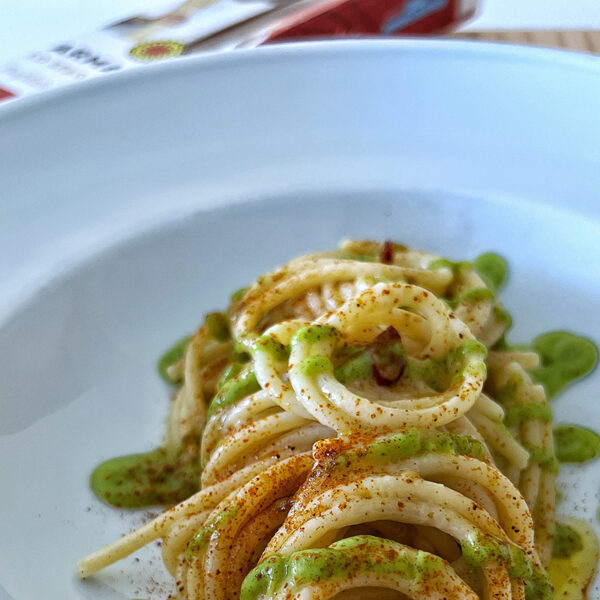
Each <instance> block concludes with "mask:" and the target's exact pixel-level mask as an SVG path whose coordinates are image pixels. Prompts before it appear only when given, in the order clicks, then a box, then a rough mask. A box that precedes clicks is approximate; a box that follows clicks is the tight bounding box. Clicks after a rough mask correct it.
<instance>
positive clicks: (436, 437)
mask: <svg viewBox="0 0 600 600" xmlns="http://www.w3.org/2000/svg"><path fill="white" fill-rule="evenodd" d="M431 453H433V454H454V455H462V456H470V457H471V458H476V459H478V460H483V459H485V458H486V456H487V452H486V449H485V447H484V445H483V444H482V443H481V442H479V441H478V440H476V439H474V438H471V437H468V436H465V435H459V434H454V433H441V432H434V433H433V432H432V433H425V432H421V431H419V430H418V429H409V430H408V431H406V432H405V433H396V434H394V435H391V436H386V437H380V438H377V439H376V440H375V441H373V442H371V443H370V444H368V445H367V446H366V449H365V448H358V449H350V450H348V451H347V452H345V453H344V454H342V455H340V456H338V457H337V458H336V459H335V466H337V467H346V466H348V465H349V464H351V463H352V462H354V461H355V460H361V459H367V460H377V461H379V460H390V459H392V460H393V459H402V458H412V457H415V456H422V455H424V454H431Z"/></svg>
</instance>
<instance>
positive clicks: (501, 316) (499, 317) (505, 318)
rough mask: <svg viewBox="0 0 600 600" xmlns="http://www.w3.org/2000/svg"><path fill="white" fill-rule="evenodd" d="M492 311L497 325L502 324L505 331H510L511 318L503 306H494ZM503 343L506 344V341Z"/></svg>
mask: <svg viewBox="0 0 600 600" xmlns="http://www.w3.org/2000/svg"><path fill="white" fill-rule="evenodd" d="M493 311H494V317H495V319H496V321H498V323H502V325H504V327H506V329H510V328H511V327H512V325H513V318H512V316H511V314H510V313H509V312H508V311H507V310H506V309H505V308H504V307H503V306H500V305H499V304H495V305H494V308H493ZM504 343H505V344H506V340H504Z"/></svg>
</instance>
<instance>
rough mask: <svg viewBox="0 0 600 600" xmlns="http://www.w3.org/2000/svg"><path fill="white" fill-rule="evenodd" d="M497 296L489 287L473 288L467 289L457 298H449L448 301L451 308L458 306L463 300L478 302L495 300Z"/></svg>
mask: <svg viewBox="0 0 600 600" xmlns="http://www.w3.org/2000/svg"><path fill="white" fill-rule="evenodd" d="M495 297H496V296H495V294H494V292H493V291H492V290H490V289H489V288H471V289H470V290H465V291H464V292H462V293H461V294H459V295H458V296H457V297H456V298H453V299H451V300H447V301H446V302H447V304H448V306H449V307H450V308H456V307H457V306H458V305H459V304H460V303H461V302H466V303H467V304H477V303H478V302H483V301H484V300H493V299H494V298H495Z"/></svg>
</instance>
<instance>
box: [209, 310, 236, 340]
mask: <svg viewBox="0 0 600 600" xmlns="http://www.w3.org/2000/svg"><path fill="white" fill-rule="evenodd" d="M204 323H205V325H206V329H207V330H208V333H209V334H210V336H211V337H213V338H214V339H215V340H217V341H218V342H226V341H227V340H229V339H231V330H230V328H229V319H228V318H227V317H226V316H225V315H224V314H223V313H220V312H214V313H209V314H208V315H206V318H205V320H204Z"/></svg>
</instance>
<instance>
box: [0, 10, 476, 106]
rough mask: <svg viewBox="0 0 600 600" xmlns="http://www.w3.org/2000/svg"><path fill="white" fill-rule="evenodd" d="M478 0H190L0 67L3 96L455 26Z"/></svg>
mask: <svg viewBox="0 0 600 600" xmlns="http://www.w3.org/2000/svg"><path fill="white" fill-rule="evenodd" d="M477 5H478V0H187V1H186V2H183V3H181V2H177V3H173V2H170V3H166V4H165V6H164V8H163V9H162V10H161V11H155V12H149V13H147V14H144V15H135V16H132V17H130V18H127V19H125V20H122V21H119V22H118V23H114V24H112V25H110V26H109V27H106V28H105V29H102V30H100V31H97V32H95V33H93V34H91V35H87V36H84V37H81V38H78V39H74V40H70V41H66V42H61V43H57V44H55V45H54V46H52V47H51V48H49V49H47V50H42V51H37V52H32V53H30V54H29V55H28V56H26V57H24V58H22V59H19V60H14V61H12V62H10V63H8V64H6V65H4V66H2V67H0V102H1V101H6V100H14V99H17V98H19V97H23V96H29V95H31V94H34V93H37V92H41V91H44V90H49V89H51V88H55V87H58V86H62V85H66V84H70V83H76V82H78V81H84V80H86V79H90V78H92V77H98V76H100V75H104V74H106V73H114V72H116V71H122V70H124V69H131V68H135V67H139V66H142V65H147V64H149V63H153V62H156V61H164V60H173V59H176V58H177V57H179V56H185V55H189V54H192V53H196V52H203V51H204V52H206V51H218V50H233V49H235V48H252V47H255V46H259V45H262V44H268V43H274V42H284V41H287V40H298V39H331V38H339V37H358V36H366V37H372V36H398V35H405V36H418V35H428V34H436V33H444V32H447V31H451V30H453V29H455V28H456V27H457V26H458V25H459V24H460V23H462V22H464V21H465V20H467V19H469V18H470V17H472V16H473V15H474V14H475V11H476V9H477Z"/></svg>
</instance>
